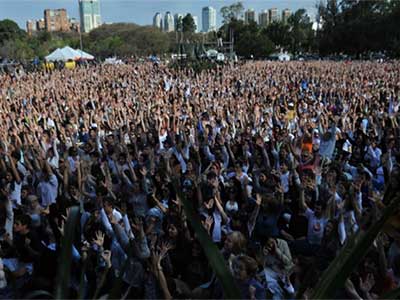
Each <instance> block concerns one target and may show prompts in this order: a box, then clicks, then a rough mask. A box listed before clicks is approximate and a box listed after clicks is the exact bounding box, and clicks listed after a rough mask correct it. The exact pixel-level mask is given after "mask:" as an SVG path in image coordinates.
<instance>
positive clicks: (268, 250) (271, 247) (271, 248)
mask: <svg viewBox="0 0 400 300" xmlns="http://www.w3.org/2000/svg"><path fill="white" fill-rule="evenodd" d="M275 250H276V240H275V239H274V238H271V237H270V238H268V239H267V240H266V242H265V244H264V247H263V254H264V256H267V255H271V254H274V253H275Z"/></svg>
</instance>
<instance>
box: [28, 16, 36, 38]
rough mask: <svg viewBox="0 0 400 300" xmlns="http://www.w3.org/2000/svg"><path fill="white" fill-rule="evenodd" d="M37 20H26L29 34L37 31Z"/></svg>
mask: <svg viewBox="0 0 400 300" xmlns="http://www.w3.org/2000/svg"><path fill="white" fill-rule="evenodd" d="M36 24H37V23H36V21H32V20H28V21H26V32H28V35H32V33H34V32H36V31H37V26H36Z"/></svg>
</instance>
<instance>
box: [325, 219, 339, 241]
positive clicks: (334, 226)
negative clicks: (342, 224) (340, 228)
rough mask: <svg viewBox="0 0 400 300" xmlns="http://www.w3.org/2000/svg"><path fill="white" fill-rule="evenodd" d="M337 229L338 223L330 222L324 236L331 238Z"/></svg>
mask: <svg viewBox="0 0 400 300" xmlns="http://www.w3.org/2000/svg"><path fill="white" fill-rule="evenodd" d="M336 229H337V222H336V221H335V220H329V221H328V222H327V223H326V226H325V232H324V236H326V237H330V236H331V235H332V234H335V232H336V231H335V230H336Z"/></svg>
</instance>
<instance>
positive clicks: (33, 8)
mask: <svg viewBox="0 0 400 300" xmlns="http://www.w3.org/2000/svg"><path fill="white" fill-rule="evenodd" d="M235 2H236V1H235V0H231V1H226V0H100V8H101V17H102V21H103V22H105V23H116V22H129V23H136V24H139V25H150V24H152V21H153V16H154V14H155V13H156V12H161V13H162V14H163V15H164V14H165V12H167V11H170V12H171V13H172V14H175V13H182V14H185V13H191V14H192V15H195V16H197V17H198V19H199V27H200V29H201V26H202V24H201V9H202V8H203V7H204V6H212V7H214V8H215V9H216V10H217V23H218V24H217V25H218V26H219V25H220V24H221V21H222V20H221V19H222V18H221V15H220V14H219V10H220V9H221V7H223V6H226V5H230V4H232V3H235ZM316 2H317V0H296V1H295V0H242V3H243V5H244V7H245V9H248V8H253V9H254V10H255V11H256V12H258V13H259V12H261V11H262V10H264V9H269V8H274V7H275V8H277V9H278V10H279V11H280V10H282V9H285V8H289V9H291V10H292V11H295V10H297V9H299V8H305V9H307V12H308V13H309V15H310V16H312V17H313V16H314V15H315V4H316ZM46 8H50V9H55V8H66V9H67V13H68V15H69V17H70V18H76V19H79V10H78V0H0V20H2V19H11V20H14V21H15V22H17V23H18V25H19V26H20V27H21V28H22V29H26V21H27V20H29V19H40V18H43V11H44V9H46ZM279 13H280V12H279Z"/></svg>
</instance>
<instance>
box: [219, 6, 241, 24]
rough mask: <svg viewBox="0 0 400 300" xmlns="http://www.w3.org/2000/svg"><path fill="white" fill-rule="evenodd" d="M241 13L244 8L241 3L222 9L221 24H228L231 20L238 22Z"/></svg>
mask: <svg viewBox="0 0 400 300" xmlns="http://www.w3.org/2000/svg"><path fill="white" fill-rule="evenodd" d="M243 11H244V7H243V3H242V2H237V3H234V4H232V5H229V6H224V7H222V8H221V10H220V13H221V15H222V19H223V23H224V24H228V23H230V22H231V21H233V20H239V19H240V17H241V16H242V15H243Z"/></svg>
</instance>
